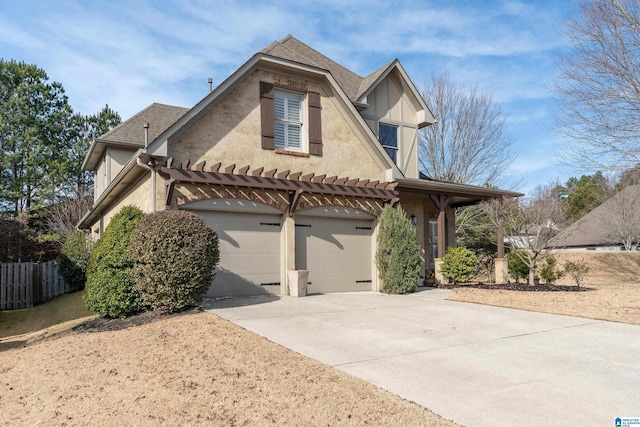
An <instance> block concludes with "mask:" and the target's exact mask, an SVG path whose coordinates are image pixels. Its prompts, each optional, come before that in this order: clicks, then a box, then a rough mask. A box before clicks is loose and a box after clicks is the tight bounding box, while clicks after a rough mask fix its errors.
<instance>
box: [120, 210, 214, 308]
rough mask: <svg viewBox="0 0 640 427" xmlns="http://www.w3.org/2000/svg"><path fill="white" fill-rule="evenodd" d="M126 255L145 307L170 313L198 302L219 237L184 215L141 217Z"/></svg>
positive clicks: (210, 274)
mask: <svg viewBox="0 0 640 427" xmlns="http://www.w3.org/2000/svg"><path fill="white" fill-rule="evenodd" d="M129 253H130V254H131V256H132V258H133V260H134V262H135V265H134V267H133V277H134V279H135V282H136V289H138V291H139V292H140V294H141V295H142V299H143V301H144V302H145V304H147V305H149V306H150V307H151V308H152V309H162V310H167V311H169V312H174V311H179V310H182V309H184V308H186V307H191V306H197V305H199V304H200V303H201V302H202V297H203V296H204V295H205V294H206V293H207V290H208V289H209V286H210V285H211V281H212V280H213V278H214V276H215V272H214V270H215V267H216V266H217V265H218V261H219V259H220V254H219V249H218V236H217V234H216V233H215V231H213V230H212V229H211V228H210V227H209V226H208V225H207V223H206V222H204V220H203V219H202V218H200V217H199V216H197V215H195V214H193V213H191V212H188V211H160V212H156V213H153V214H151V215H147V216H146V217H144V218H143V219H142V220H141V221H140V222H139V223H138V225H137V226H136V229H135V230H134V232H133V234H132V235H131V241H130V242H129Z"/></svg>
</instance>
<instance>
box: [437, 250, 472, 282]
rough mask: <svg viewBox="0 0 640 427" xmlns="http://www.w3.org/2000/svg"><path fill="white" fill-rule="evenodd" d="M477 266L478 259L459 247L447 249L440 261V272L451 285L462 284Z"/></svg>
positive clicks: (469, 251) (470, 252)
mask: <svg viewBox="0 0 640 427" xmlns="http://www.w3.org/2000/svg"><path fill="white" fill-rule="evenodd" d="M477 265H478V258H477V257H476V254H474V253H473V251H471V250H469V249H467V248H465V247H464V246H460V247H457V248H449V249H447V253H445V254H444V258H443V259H442V266H441V267H440V271H442V274H444V276H445V277H446V278H447V280H448V281H449V282H451V283H464V282H467V281H468V280H469V275H470V274H471V273H473V270H474V269H475V268H476V266H477Z"/></svg>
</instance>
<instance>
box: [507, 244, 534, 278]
mask: <svg viewBox="0 0 640 427" xmlns="http://www.w3.org/2000/svg"><path fill="white" fill-rule="evenodd" d="M525 258H526V255H525V254H524V253H523V252H522V251H512V252H510V253H509V254H508V255H507V268H508V269H509V274H510V275H511V277H513V278H514V279H515V281H516V283H518V282H519V281H520V279H526V278H527V277H528V276H529V266H528V265H527V263H526V262H524V259H525Z"/></svg>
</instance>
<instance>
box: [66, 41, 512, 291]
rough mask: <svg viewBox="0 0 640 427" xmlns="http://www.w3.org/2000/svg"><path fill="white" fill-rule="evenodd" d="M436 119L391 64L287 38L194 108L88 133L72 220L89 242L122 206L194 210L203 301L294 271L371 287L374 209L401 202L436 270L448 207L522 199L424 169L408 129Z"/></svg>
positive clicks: (146, 114)
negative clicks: (351, 62)
mask: <svg viewBox="0 0 640 427" xmlns="http://www.w3.org/2000/svg"><path fill="white" fill-rule="evenodd" d="M435 121H436V120H435V118H434V117H433V115H432V114H431V112H430V111H429V108H428V107H427V105H425V102H424V100H423V99H422V97H421V96H420V93H419V92H418V90H417V89H416V87H415V85H414V84H413V83H412V82H411V80H410V78H409V76H408V75H407V73H406V72H405V70H404V68H403V67H402V65H401V64H400V63H399V62H398V60H393V61H391V62H389V63H388V64H385V65H383V66H382V67H380V68H379V69H377V70H375V71H374V72H373V73H371V74H370V75H368V76H366V77H361V76H359V75H357V74H355V73H353V72H352V71H350V70H348V69H346V68H345V67H343V66H341V65H340V64H337V63H336V62H334V61H332V60H331V59H329V58H327V57H326V56H324V55H322V54H321V53H319V52H317V51H315V50H314V49H312V48H311V47H309V46H307V45H305V44H304V43H302V42H300V41H299V40H297V39H296V38H294V37H292V36H287V37H285V38H284V39H282V40H280V41H276V42H273V43H271V44H270V45H269V46H267V47H266V48H264V49H263V50H261V51H260V52H258V53H256V54H255V55H254V56H253V57H251V58H250V59H249V60H248V61H247V62H245V63H244V64H243V65H242V66H241V67H240V68H239V69H238V70H237V71H235V72H234V73H233V74H232V75H231V76H229V77H228V78H227V79H226V80H225V81H223V82H222V83H221V84H220V85H219V86H218V87H216V88H215V89H213V88H212V90H211V91H210V93H208V94H207V95H206V96H205V97H204V98H203V99H202V100H201V101H200V102H199V103H197V104H196V105H195V106H194V107H193V108H191V109H185V108H179V107H172V106H168V105H161V104H152V105H151V106H149V107H147V108H146V109H145V110H143V111H141V112H139V113H138V114H136V115H135V116H133V117H132V118H130V119H129V120H127V121H126V122H124V123H122V124H121V125H119V126H118V127H116V128H114V129H113V130H111V131H110V132H108V133H106V134H105V135H103V136H101V137H100V138H97V139H96V140H95V141H94V142H93V143H92V145H91V147H90V149H89V152H88V153H87V156H86V159H85V162H84V164H83V167H84V169H86V170H89V171H94V173H95V203H94V205H93V207H92V208H91V210H90V211H89V212H88V213H87V214H86V215H85V216H84V217H83V218H82V220H81V221H80V224H79V227H80V228H82V229H89V230H91V232H92V234H93V235H94V236H95V237H99V236H100V235H101V234H102V232H103V231H104V228H105V227H106V225H107V224H108V223H109V220H110V218H111V217H112V216H113V215H114V214H115V213H117V212H118V211H119V210H120V209H121V208H122V207H123V206H125V205H129V204H134V205H137V206H138V207H140V208H141V209H143V210H145V211H148V212H151V211H155V210H161V209H185V210H189V211H192V212H195V213H197V214H198V215H200V216H201V217H202V218H203V219H204V220H205V221H206V222H207V223H208V224H209V225H210V226H211V227H213V228H214V229H215V230H216V231H217V232H218V235H219V238H220V250H221V260H220V268H219V270H218V273H217V277H216V279H215V281H214V283H213V286H212V287H211V289H210V291H209V294H208V295H209V296H227V295H255V294H263V293H274V294H282V295H286V294H288V284H287V280H286V277H287V275H286V272H287V270H293V269H305V270H309V282H310V284H309V292H335V291H358V290H374V291H375V290H379V289H380V283H379V281H378V275H377V270H376V267H375V262H374V254H375V245H376V239H375V236H376V227H377V217H378V215H379V214H380V212H381V210H382V208H383V206H384V205H385V204H395V203H398V202H399V203H401V204H402V206H403V207H404V209H405V211H406V212H407V215H409V216H410V217H411V219H412V221H413V223H414V224H415V226H416V227H417V229H418V233H417V234H418V241H419V243H420V246H421V248H422V251H423V257H424V259H425V270H434V269H435V270H436V271H437V263H438V260H439V258H438V256H440V255H441V254H443V253H444V251H445V248H446V247H447V246H448V245H449V244H453V243H454V242H455V239H454V229H455V228H454V208H455V207H457V206H464V205H470V204H474V203H478V202H479V201H481V200H485V199H489V198H492V197H505V196H506V197H514V196H518V195H519V194H517V193H510V192H505V191H500V190H495V189H489V188H481V187H474V186H467V185H459V184H451V183H446V182H439V181H435V180H431V179H428V178H427V177H425V176H424V175H421V174H420V172H419V168H418V130H419V129H420V128H422V127H424V126H429V125H431V124H433V123H435ZM147 124H148V125H147ZM505 269H506V267H505ZM505 271H506V270H505Z"/></svg>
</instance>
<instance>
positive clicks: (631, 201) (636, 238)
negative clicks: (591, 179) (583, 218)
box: [598, 185, 640, 251]
mask: <svg viewBox="0 0 640 427" xmlns="http://www.w3.org/2000/svg"><path fill="white" fill-rule="evenodd" d="M603 208H604V209H599V210H598V214H599V215H600V216H601V218H600V219H601V220H602V221H603V222H604V223H605V224H607V225H608V228H609V236H608V240H609V241H610V243H615V244H620V245H622V246H623V247H624V249H625V250H627V251H634V250H637V249H638V246H639V245H640V185H633V186H630V187H625V188H623V189H622V190H621V191H620V192H618V194H616V195H615V196H613V197H612V198H611V199H609V200H608V201H607V202H606V203H605V204H604V206H603Z"/></svg>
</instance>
